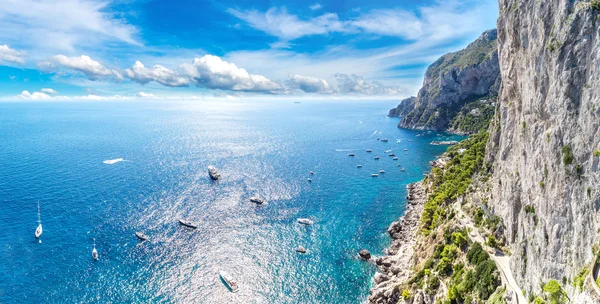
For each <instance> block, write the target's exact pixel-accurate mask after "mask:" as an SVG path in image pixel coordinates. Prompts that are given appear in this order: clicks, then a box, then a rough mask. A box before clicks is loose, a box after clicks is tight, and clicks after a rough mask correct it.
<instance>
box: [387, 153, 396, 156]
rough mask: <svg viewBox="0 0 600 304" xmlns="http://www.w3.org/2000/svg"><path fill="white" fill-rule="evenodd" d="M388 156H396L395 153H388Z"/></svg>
mask: <svg viewBox="0 0 600 304" xmlns="http://www.w3.org/2000/svg"><path fill="white" fill-rule="evenodd" d="M388 156H396V154H394V153H390V154H388Z"/></svg>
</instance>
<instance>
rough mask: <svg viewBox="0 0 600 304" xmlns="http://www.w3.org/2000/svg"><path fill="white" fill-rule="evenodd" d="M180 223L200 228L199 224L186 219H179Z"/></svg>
mask: <svg viewBox="0 0 600 304" xmlns="http://www.w3.org/2000/svg"><path fill="white" fill-rule="evenodd" d="M179 224H181V225H183V226H186V227H189V228H192V229H196V228H198V225H196V224H194V223H193V222H191V221H188V220H184V219H179Z"/></svg>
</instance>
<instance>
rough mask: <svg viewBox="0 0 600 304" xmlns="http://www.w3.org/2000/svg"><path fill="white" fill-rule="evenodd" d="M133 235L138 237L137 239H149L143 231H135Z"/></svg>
mask: <svg viewBox="0 0 600 304" xmlns="http://www.w3.org/2000/svg"><path fill="white" fill-rule="evenodd" d="M135 236H137V238H138V239H140V240H142V241H147V240H149V239H150V238H149V237H148V236H147V235H145V234H144V233H143V232H136V233H135Z"/></svg>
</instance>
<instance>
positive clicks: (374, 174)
mask: <svg viewBox="0 0 600 304" xmlns="http://www.w3.org/2000/svg"><path fill="white" fill-rule="evenodd" d="M378 176H379V174H377V173H373V174H371V177H378Z"/></svg>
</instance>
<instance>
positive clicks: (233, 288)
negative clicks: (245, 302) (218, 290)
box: [219, 271, 239, 292]
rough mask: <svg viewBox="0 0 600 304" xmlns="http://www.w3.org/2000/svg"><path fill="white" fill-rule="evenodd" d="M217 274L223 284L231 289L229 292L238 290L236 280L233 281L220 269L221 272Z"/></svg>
mask: <svg viewBox="0 0 600 304" xmlns="http://www.w3.org/2000/svg"><path fill="white" fill-rule="evenodd" d="M219 276H220V277H221V281H223V284H225V286H226V287H227V288H228V289H229V290H231V292H237V291H238V289H239V286H238V284H237V282H236V281H234V280H233V279H232V278H231V277H230V276H229V274H228V273H227V272H225V271H221V272H219Z"/></svg>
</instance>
